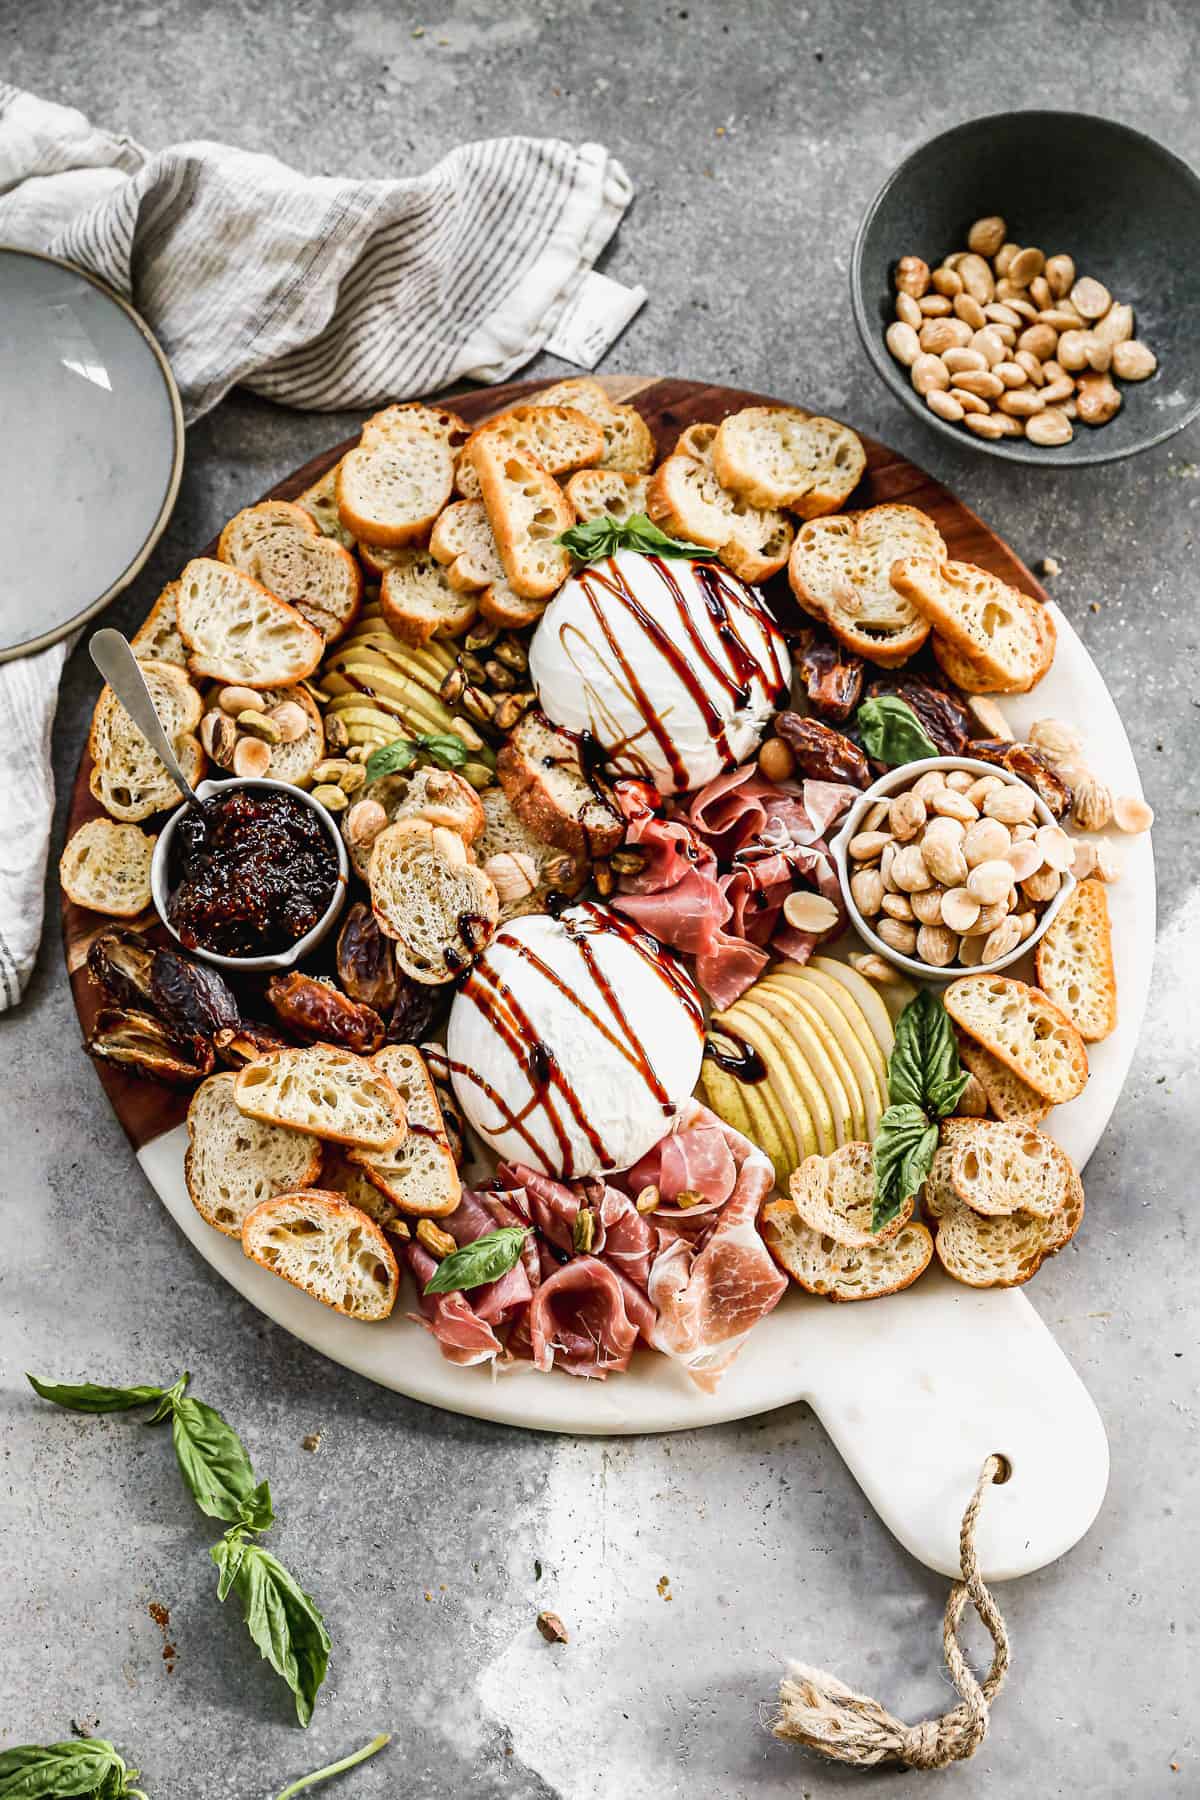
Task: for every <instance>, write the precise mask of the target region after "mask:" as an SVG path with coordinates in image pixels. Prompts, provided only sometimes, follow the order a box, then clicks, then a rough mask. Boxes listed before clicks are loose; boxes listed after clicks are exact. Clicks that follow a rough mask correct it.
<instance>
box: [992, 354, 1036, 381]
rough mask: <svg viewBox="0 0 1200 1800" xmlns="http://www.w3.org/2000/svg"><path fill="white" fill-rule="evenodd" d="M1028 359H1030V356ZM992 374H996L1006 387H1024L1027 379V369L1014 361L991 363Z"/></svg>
mask: <svg viewBox="0 0 1200 1800" xmlns="http://www.w3.org/2000/svg"><path fill="white" fill-rule="evenodd" d="M1030 360H1031V361H1032V358H1031V359H1030ZM992 374H993V375H998V376H999V377H1000V380H1001V381H1002V382H1003V383H1004V385H1005V387H1006V388H1021V387H1024V386H1025V384H1026V382H1027V381H1028V380H1029V371H1028V370H1027V369H1025V368H1023V367H1022V365H1021V364H1020V363H1019V362H1016V361H1014V362H998V363H995V364H993V366H992Z"/></svg>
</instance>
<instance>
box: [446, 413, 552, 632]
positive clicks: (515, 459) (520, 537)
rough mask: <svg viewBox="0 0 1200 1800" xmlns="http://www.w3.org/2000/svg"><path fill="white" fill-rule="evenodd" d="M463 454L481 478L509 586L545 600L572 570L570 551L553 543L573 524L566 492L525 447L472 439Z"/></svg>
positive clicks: (497, 439)
mask: <svg viewBox="0 0 1200 1800" xmlns="http://www.w3.org/2000/svg"><path fill="white" fill-rule="evenodd" d="M464 458H465V459H466V460H469V461H470V462H472V463H473V464H474V467H475V471H476V473H477V474H478V476H479V486H480V491H481V493H482V495H483V504H484V506H485V507H486V508H487V516H488V523H489V524H490V525H491V528H492V531H493V533H494V535H495V539H496V543H497V545H498V546H499V550H500V560H501V562H502V563H503V564H504V574H505V579H506V581H507V582H508V584H509V586H510V587H511V588H512V589H513V590H514V592H515V593H517V594H519V595H520V596H521V597H522V599H525V600H547V599H549V597H550V595H551V594H553V593H554V592H555V590H556V589H557V588H560V587H561V586H562V584H563V582H564V581H565V580H566V579H567V576H568V575H569V574H570V573H571V553H570V551H569V550H567V549H565V548H564V546H563V545H562V544H560V543H559V542H558V541H557V540H558V539H559V538H560V537H561V536H562V534H563V532H564V531H568V530H569V529H570V527H571V526H572V525H573V524H574V523H575V515H574V513H573V512H572V511H571V503H570V501H569V500H568V499H567V496H566V495H565V494H564V493H563V491H562V489H561V488H560V487H559V485H558V483H557V481H555V479H554V477H553V475H551V474H550V473H549V471H548V470H546V469H544V468H543V467H542V465H541V463H539V462H538V461H537V460H536V459H535V458H534V457H533V456H531V455H530V454H529V452H528V451H527V450H522V449H520V448H519V447H518V446H516V445H512V444H509V443H508V442H506V440H505V439H504V438H503V437H498V436H488V435H487V434H486V433H485V434H484V435H482V436H481V437H477V438H475V439H474V440H473V442H472V443H470V444H469V445H468V446H467V449H466V451H465V452H464Z"/></svg>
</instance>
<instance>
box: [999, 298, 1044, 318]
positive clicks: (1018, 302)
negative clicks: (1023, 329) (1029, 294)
mask: <svg viewBox="0 0 1200 1800" xmlns="http://www.w3.org/2000/svg"><path fill="white" fill-rule="evenodd" d="M1002 304H1003V305H1005V306H1007V308H1008V310H1009V312H1013V313H1016V315H1017V323H1018V325H1022V324H1024V325H1032V324H1034V323H1035V321H1036V319H1037V316H1038V309H1037V307H1036V306H1035V305H1034V304H1033V302H1032V301H1031V300H1027V299H1025V297H1024V295H1022V294H1014V295H1013V297H1012V299H1011V300H1005V301H1003V302H1002Z"/></svg>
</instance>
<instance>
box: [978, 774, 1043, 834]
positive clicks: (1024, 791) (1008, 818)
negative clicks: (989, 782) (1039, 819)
mask: <svg viewBox="0 0 1200 1800" xmlns="http://www.w3.org/2000/svg"><path fill="white" fill-rule="evenodd" d="M983 810H984V813H985V814H986V816H987V817H988V818H989V819H999V820H1000V822H1001V824H1002V825H1019V824H1021V822H1022V820H1024V819H1031V818H1033V816H1034V813H1035V812H1036V810H1037V809H1036V807H1035V806H1034V804H1033V795H1032V794H1031V793H1030V791H1029V789H1028V788H1027V787H1024V786H1018V785H1017V783H1016V782H1015V781H1009V782H1006V783H1005V784H1004V786H1003V787H1002V788H999V789H996V790H994V791H993V792H992V793H990V794H989V795H988V797H987V799H986V800H985V801H984V803H983Z"/></svg>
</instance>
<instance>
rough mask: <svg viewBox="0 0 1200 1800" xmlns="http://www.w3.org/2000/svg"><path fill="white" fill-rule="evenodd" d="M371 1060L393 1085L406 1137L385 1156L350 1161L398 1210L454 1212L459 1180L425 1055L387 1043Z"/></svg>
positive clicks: (361, 1155)
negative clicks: (405, 1118)
mask: <svg viewBox="0 0 1200 1800" xmlns="http://www.w3.org/2000/svg"><path fill="white" fill-rule="evenodd" d="M372 1060H373V1062H374V1063H375V1066H376V1068H378V1069H381V1070H382V1071H383V1073H384V1074H385V1075H386V1076H387V1077H388V1078H389V1080H391V1081H392V1082H394V1083H395V1086H396V1089H397V1092H398V1093H399V1094H400V1096H401V1098H402V1099H403V1101H404V1104H405V1106H406V1107H407V1109H408V1136H407V1137H406V1138H405V1140H404V1142H403V1143H402V1144H398V1145H397V1146H396V1148H395V1149H394V1150H388V1151H387V1152H386V1153H385V1154H384V1155H383V1156H371V1155H370V1154H369V1153H368V1152H367V1151H365V1150H352V1151H351V1152H350V1160H351V1161H352V1162H355V1163H359V1164H361V1166H362V1170H363V1173H364V1174H365V1175H366V1176H367V1178H368V1180H369V1181H371V1182H372V1183H373V1184H374V1186H375V1187H377V1188H378V1189H379V1191H380V1193H382V1194H385V1195H386V1196H387V1198H388V1199H389V1200H390V1201H391V1203H392V1205H393V1206H395V1207H397V1208H398V1209H399V1211H400V1212H406V1213H421V1214H424V1215H425V1217H427V1218H441V1217H442V1216H443V1215H444V1214H446V1213H452V1212H453V1211H454V1209H455V1207H456V1206H457V1205H458V1202H459V1200H460V1198H461V1196H462V1182H461V1181H460V1180H459V1176H458V1168H457V1166H456V1164H455V1161H454V1154H453V1152H452V1150H451V1148H450V1142H449V1139H448V1138H447V1135H446V1127H445V1124H444V1123H443V1121H442V1109H441V1107H440V1106H439V1104H438V1097H437V1092H436V1090H435V1088H434V1085H433V1082H432V1080H431V1079H430V1075H429V1071H428V1069H427V1068H426V1066H425V1059H424V1057H423V1056H422V1055H421V1052H420V1051H419V1050H418V1049H417V1047H416V1045H415V1044H387V1045H385V1046H384V1048H383V1049H382V1050H377V1051H376V1052H375V1055H374V1057H373V1058H372Z"/></svg>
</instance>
